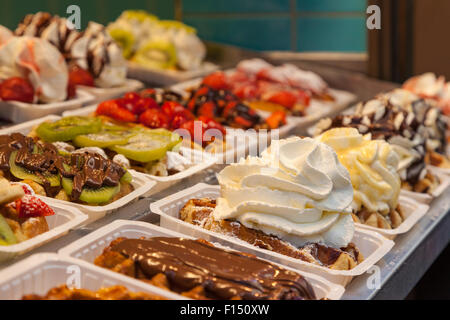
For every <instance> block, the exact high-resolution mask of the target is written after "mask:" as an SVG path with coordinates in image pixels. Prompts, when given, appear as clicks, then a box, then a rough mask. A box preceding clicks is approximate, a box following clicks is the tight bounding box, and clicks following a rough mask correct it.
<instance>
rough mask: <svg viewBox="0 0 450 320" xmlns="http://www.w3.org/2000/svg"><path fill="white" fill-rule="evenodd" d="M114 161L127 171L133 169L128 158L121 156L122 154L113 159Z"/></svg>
mask: <svg viewBox="0 0 450 320" xmlns="http://www.w3.org/2000/svg"><path fill="white" fill-rule="evenodd" d="M112 161H113V162H115V163H117V164H119V165H121V166H122V167H124V168H126V169H129V168H130V167H131V165H130V161H129V160H128V159H127V157H125V156H124V155H123V154H120V153H118V154H116V155H115V156H114V157H113V159H112Z"/></svg>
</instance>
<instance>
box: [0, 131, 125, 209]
mask: <svg viewBox="0 0 450 320" xmlns="http://www.w3.org/2000/svg"><path fill="white" fill-rule="evenodd" d="M14 151H17V154H16V158H15V159H14V161H15V163H16V165H18V166H20V167H23V168H25V169H27V170H28V171H30V172H31V173H33V174H35V175H37V176H38V177H40V178H41V179H42V181H43V187H44V189H45V192H46V193H47V195H48V196H55V195H56V194H57V193H58V192H59V191H60V190H61V186H59V187H51V186H50V182H49V181H48V180H47V179H46V178H45V175H46V174H49V173H50V174H58V173H59V174H60V175H61V176H62V177H66V178H73V191H72V194H71V200H72V201H77V200H78V199H79V197H80V194H81V191H82V189H83V187H85V186H86V187H89V188H100V187H102V186H110V187H113V186H117V185H119V183H120V178H122V176H123V175H124V174H125V172H126V171H125V169H123V168H122V167H121V166H120V165H119V164H117V163H115V162H112V161H111V160H108V159H105V158H103V157H102V156H101V155H99V154H90V153H75V154H72V155H71V156H70V159H67V158H65V157H63V156H61V155H60V154H59V153H58V150H57V149H56V147H55V146H54V145H53V144H51V143H46V142H42V141H35V140H34V139H33V138H30V137H26V136H24V135H23V134H21V133H13V134H11V135H0V170H2V171H4V172H6V173H7V175H8V177H9V178H12V177H13V175H12V174H11V172H10V165H9V161H10V157H11V154H12V153H13V152H14ZM35 151H37V152H35ZM64 165H66V166H64Z"/></svg>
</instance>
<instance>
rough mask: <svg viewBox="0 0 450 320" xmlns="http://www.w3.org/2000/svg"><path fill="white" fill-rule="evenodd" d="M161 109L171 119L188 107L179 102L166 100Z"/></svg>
mask: <svg viewBox="0 0 450 320" xmlns="http://www.w3.org/2000/svg"><path fill="white" fill-rule="evenodd" d="M161 110H162V112H164V113H165V114H166V115H167V116H168V117H169V119H173V117H174V115H175V114H176V113H178V112H183V111H184V110H186V109H185V108H184V107H183V106H182V105H181V104H179V103H178V102H175V101H166V102H164V103H163V105H162V107H161Z"/></svg>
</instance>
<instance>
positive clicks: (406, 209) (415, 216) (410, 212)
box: [356, 196, 430, 240]
mask: <svg viewBox="0 0 450 320" xmlns="http://www.w3.org/2000/svg"><path fill="white" fill-rule="evenodd" d="M399 205H400V207H401V208H402V210H403V214H404V215H405V217H406V219H405V220H404V221H403V222H402V223H401V224H400V225H399V226H398V227H397V228H395V229H381V228H375V227H371V226H368V225H366V224H362V223H357V224H356V226H358V228H361V229H365V230H371V231H375V232H378V233H380V234H382V235H383V236H385V237H386V238H388V239H391V240H393V239H394V238H395V237H396V236H398V235H399V234H402V233H406V232H408V231H409V230H411V228H412V227H414V225H415V224H416V223H417V222H418V221H419V220H420V219H421V218H422V217H423V216H424V215H425V214H426V213H427V212H428V209H430V207H429V206H427V205H426V204H423V203H419V202H417V201H415V200H413V199H410V198H408V197H405V196H400V198H399Z"/></svg>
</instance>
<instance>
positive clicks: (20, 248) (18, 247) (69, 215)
mask: <svg viewBox="0 0 450 320" xmlns="http://www.w3.org/2000/svg"><path fill="white" fill-rule="evenodd" d="M46 203H47V204H49V205H50V206H51V208H52V209H53V210H54V211H55V214H54V215H53V216H49V217H46V220H47V223H48V227H49V231H47V232H45V233H43V234H40V235H38V236H36V237H34V238H31V239H29V240H26V241H23V242H20V243H18V244H14V245H10V246H0V262H3V261H6V260H9V259H12V258H14V257H16V256H18V255H22V254H24V253H26V252H29V251H31V250H33V249H35V248H37V247H40V246H42V245H43V244H45V243H47V242H50V241H52V240H54V239H57V238H59V237H61V236H63V235H65V234H66V233H68V232H69V230H72V229H74V228H76V227H78V226H79V225H81V224H82V223H84V222H85V221H86V220H87V219H88V217H87V215H85V214H83V213H81V212H80V211H79V210H78V209H76V208H73V207H69V206H67V205H61V204H55V203H49V202H48V201H46ZM0 279H1V277H0Z"/></svg>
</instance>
